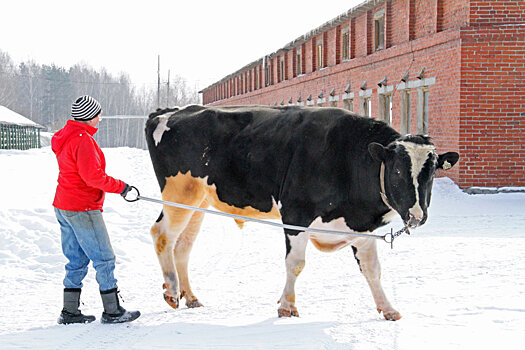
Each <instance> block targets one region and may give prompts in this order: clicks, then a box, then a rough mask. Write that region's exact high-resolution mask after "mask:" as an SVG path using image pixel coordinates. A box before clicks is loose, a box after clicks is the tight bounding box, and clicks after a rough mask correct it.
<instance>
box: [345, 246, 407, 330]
mask: <svg viewBox="0 0 525 350" xmlns="http://www.w3.org/2000/svg"><path fill="white" fill-rule="evenodd" d="M352 249H353V250H354V255H355V258H356V260H357V262H358V264H359V267H360V268H361V272H362V273H363V275H364V276H365V278H366V281H367V282H368V285H369V286H370V290H371V291H372V296H373V297H374V301H375V303H376V306H377V311H378V312H379V313H381V312H382V313H383V316H384V317H385V319H387V320H390V321H397V320H399V319H400V318H401V314H400V313H399V312H398V311H397V310H395V309H394V308H393V307H392V305H390V302H389V301H388V299H387V297H386V295H385V292H384V291H383V286H382V285H381V266H380V264H379V259H378V258H377V246H376V241H375V240H373V239H366V240H364V241H362V242H360V244H353V246H352Z"/></svg>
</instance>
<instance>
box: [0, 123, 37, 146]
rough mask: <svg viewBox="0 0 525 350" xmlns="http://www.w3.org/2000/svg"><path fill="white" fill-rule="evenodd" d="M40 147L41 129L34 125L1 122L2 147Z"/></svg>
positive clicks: (0, 141) (0, 144)
mask: <svg viewBox="0 0 525 350" xmlns="http://www.w3.org/2000/svg"><path fill="white" fill-rule="evenodd" d="M30 148H40V129H39V128H36V127H34V126H22V125H14V124H0V149H20V150H25V149H30Z"/></svg>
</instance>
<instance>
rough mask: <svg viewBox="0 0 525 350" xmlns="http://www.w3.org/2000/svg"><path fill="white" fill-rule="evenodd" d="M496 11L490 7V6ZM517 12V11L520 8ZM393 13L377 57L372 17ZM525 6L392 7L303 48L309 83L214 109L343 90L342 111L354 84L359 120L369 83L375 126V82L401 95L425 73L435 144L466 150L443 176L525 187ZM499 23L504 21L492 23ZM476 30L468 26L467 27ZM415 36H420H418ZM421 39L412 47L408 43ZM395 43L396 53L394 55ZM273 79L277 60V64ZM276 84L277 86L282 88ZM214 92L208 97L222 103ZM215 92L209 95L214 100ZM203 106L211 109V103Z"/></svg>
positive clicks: (384, 5) (396, 102) (466, 0)
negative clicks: (404, 80)
mask: <svg viewBox="0 0 525 350" xmlns="http://www.w3.org/2000/svg"><path fill="white" fill-rule="evenodd" d="M489 3H490V5H491V6H492V7H487V4H489ZM518 3H519V5H518ZM380 9H386V17H387V18H386V27H387V28H386V33H387V35H388V39H387V40H386V41H385V42H386V43H387V48H386V49H384V50H379V51H377V52H374V51H373V50H372V48H373V14H374V13H376V12H377V11H378V10H380ZM524 13H525V5H523V2H513V1H503V0H500V1H477V0H429V1H416V0H391V1H387V2H378V5H377V6H376V8H373V9H367V11H363V12H361V13H360V14H359V15H357V16H354V17H353V18H351V19H349V20H348V21H345V22H344V23H340V24H339V25H338V26H334V28H332V29H330V30H328V31H327V32H325V33H319V34H317V35H315V36H313V37H310V38H308V40H306V41H305V42H304V43H303V44H300V45H301V46H302V54H303V57H304V60H305V65H304V68H305V70H303V74H304V73H306V74H304V75H301V76H299V77H295V78H293V77H292V76H291V71H292V68H291V64H292V63H291V62H293V60H294V59H295V56H293V49H291V50H290V51H289V53H290V56H288V62H289V67H288V71H289V80H287V81H284V82H281V83H276V84H274V85H272V86H269V87H265V88H262V89H258V90H256V91H252V92H250V93H247V94H243V95H238V96H234V97H232V98H229V99H223V100H221V101H217V102H215V103H212V104H213V105H239V104H265V105H274V104H275V103H277V104H278V105H279V104H280V103H281V101H282V100H284V103H285V104H287V103H288V101H289V99H290V98H292V102H293V103H296V102H297V98H298V97H299V96H301V97H302V101H303V102H304V103H305V104H306V98H307V96H308V95H310V94H311V95H312V100H313V101H315V102H316V101H317V96H318V94H319V93H320V92H321V91H324V96H325V98H326V105H328V93H329V92H330V91H331V90H332V89H335V94H336V95H338V96H339V101H338V106H339V107H343V101H342V96H341V95H342V94H344V93H345V92H344V89H345V88H346V86H347V84H348V83H349V82H350V83H351V92H353V93H354V102H353V103H354V111H356V112H357V113H359V112H360V108H359V106H360V99H359V92H360V86H361V84H362V83H363V81H365V80H366V81H367V89H372V90H373V91H372V96H371V107H372V117H375V118H377V116H378V110H379V95H378V86H377V83H378V82H379V81H380V80H381V79H383V77H385V76H386V77H387V79H388V82H387V85H388V86H390V87H392V86H394V87H396V86H397V84H398V83H400V79H401V77H402V76H403V74H404V73H405V72H406V71H408V72H409V78H408V80H409V81H410V82H412V83H414V82H416V83H417V82H418V81H419V80H418V78H417V77H416V75H417V74H418V73H419V72H420V71H421V70H422V69H423V68H424V69H425V74H424V77H432V78H435V83H434V84H432V85H430V86H428V91H429V106H428V111H429V135H430V136H431V137H432V138H433V140H434V143H435V144H436V147H437V149H438V152H446V151H452V150H455V151H459V153H460V154H461V158H460V161H459V163H458V164H457V165H456V166H455V167H454V168H452V169H451V170H449V171H447V172H446V173H440V174H439V175H446V176H449V177H451V178H452V179H453V180H454V181H455V182H456V183H458V184H459V185H460V186H461V187H470V186H525V161H524V160H525V102H524V101H525V79H524V78H523V77H524V73H525V27H524V26H519V25H514V24H513V23H516V22H520V23H522V22H523V21H524V18H525V15H524ZM494 17H496V18H494ZM469 24H470V26H469ZM348 26H349V27H350V38H351V39H350V40H351V52H352V53H353V55H352V53H351V57H355V58H353V59H350V60H348V61H343V62H340V60H338V59H337V55H340V47H339V48H338V45H337V42H338V40H340V38H341V37H340V33H339V32H338V31H340V30H341V29H342V28H346V27H348ZM411 33H412V34H411ZM411 37H412V38H413V40H409V38H411ZM322 38H323V39H324V43H325V53H326V55H327V56H326V60H325V62H326V64H327V67H326V68H324V69H321V70H320V69H318V67H316V70H315V71H314V72H312V67H313V64H314V60H315V53H316V50H317V41H318V40H319V39H322ZM388 43H389V44H390V45H391V46H390V47H388ZM273 64H274V66H275V69H274V72H275V73H274V74H276V73H277V67H278V60H274V61H273ZM274 81H275V82H276V81H277V80H276V79H275V80H274ZM213 89H214V87H211V88H210V89H209V90H205V91H204V92H203V99H204V101H207V102H211V101H213V100H214V94H213V93H214V92H213ZM210 90H211V94H210ZM401 96H402V92H401V91H399V90H394V92H393V95H392V116H393V117H392V126H393V127H394V128H396V129H398V130H399V129H400V123H401ZM207 102H204V103H207ZM410 102H411V103H410V104H411V127H410V131H411V133H415V130H416V116H417V89H416V88H413V89H412V90H411V94H410Z"/></svg>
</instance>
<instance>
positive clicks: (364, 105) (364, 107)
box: [361, 97, 372, 117]
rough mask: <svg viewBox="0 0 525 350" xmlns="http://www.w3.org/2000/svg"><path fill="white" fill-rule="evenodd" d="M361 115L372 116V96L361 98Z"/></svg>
mask: <svg viewBox="0 0 525 350" xmlns="http://www.w3.org/2000/svg"><path fill="white" fill-rule="evenodd" d="M361 115H363V116H365V117H370V116H371V115H372V111H371V105H370V97H362V98H361Z"/></svg>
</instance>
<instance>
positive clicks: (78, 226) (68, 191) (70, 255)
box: [51, 95, 140, 324]
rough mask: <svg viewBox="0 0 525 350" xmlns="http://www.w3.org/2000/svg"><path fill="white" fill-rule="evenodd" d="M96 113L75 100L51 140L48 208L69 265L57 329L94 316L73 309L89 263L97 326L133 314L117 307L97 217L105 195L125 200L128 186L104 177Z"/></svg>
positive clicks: (93, 106)
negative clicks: (53, 178) (53, 163)
mask: <svg viewBox="0 0 525 350" xmlns="http://www.w3.org/2000/svg"><path fill="white" fill-rule="evenodd" d="M101 113H102V108H101V107H100V104H99V103H98V101H96V100H95V99H94V98H92V97H91V96H87V95H85V96H81V97H79V98H78V99H77V100H76V101H75V102H74V103H73V105H72V108H71V116H72V118H73V120H69V121H68V122H67V124H66V125H65V126H64V128H62V129H61V130H59V131H57V132H56V133H55V135H54V136H53V138H52V140H51V148H52V150H53V152H55V154H56V157H57V161H58V168H59V175H58V186H57V189H56V193H55V199H54V201H53V206H54V207H55V214H56V217H57V219H58V222H59V224H60V230H61V236H62V251H63V253H64V255H65V256H66V258H67V259H68V260H69V262H68V263H67V264H66V277H65V278H64V287H65V288H64V308H63V309H62V313H61V314H60V317H59V319H58V323H60V324H69V323H89V322H93V321H94V320H95V316H91V315H84V314H82V313H81V312H80V310H79V309H78V307H79V302H80V292H81V288H82V280H83V279H84V277H85V276H86V274H87V271H88V264H89V262H90V261H92V262H93V267H94V268H95V270H96V279H97V282H98V284H99V289H100V295H101V297H102V303H103V305H104V312H103V313H102V321H101V322H102V323H122V322H131V321H133V320H135V319H137V318H138V317H139V316H140V312H139V311H126V310H125V309H124V308H123V307H122V306H120V303H119V299H118V289H117V284H116V283H117V280H116V279H115V277H114V276H113V271H114V269H115V254H114V253H113V248H112V247H111V243H110V241H109V236H108V232H107V230H106V226H105V224H104V220H103V218H102V205H103V204H104V196H105V192H109V193H120V194H121V195H122V196H124V197H125V196H126V194H127V193H128V192H129V189H130V186H128V185H127V184H126V183H124V182H123V181H121V180H118V179H115V178H113V177H111V176H109V175H107V174H106V172H105V168H106V160H105V158H104V154H103V153H102V150H101V149H100V147H99V146H98V144H97V142H96V141H95V140H94V139H93V135H94V134H95V133H96V132H97V125H98V122H99V120H100V115H101Z"/></svg>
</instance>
